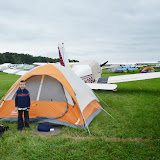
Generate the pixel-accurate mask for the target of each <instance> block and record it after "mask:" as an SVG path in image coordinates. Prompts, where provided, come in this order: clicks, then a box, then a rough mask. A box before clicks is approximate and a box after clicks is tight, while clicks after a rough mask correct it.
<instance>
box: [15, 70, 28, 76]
mask: <svg viewBox="0 0 160 160" xmlns="http://www.w3.org/2000/svg"><path fill="white" fill-rule="evenodd" d="M27 72H29V71H23V70H19V72H17V73H16V74H17V75H20V76H23V75H25V74H26V73H27Z"/></svg>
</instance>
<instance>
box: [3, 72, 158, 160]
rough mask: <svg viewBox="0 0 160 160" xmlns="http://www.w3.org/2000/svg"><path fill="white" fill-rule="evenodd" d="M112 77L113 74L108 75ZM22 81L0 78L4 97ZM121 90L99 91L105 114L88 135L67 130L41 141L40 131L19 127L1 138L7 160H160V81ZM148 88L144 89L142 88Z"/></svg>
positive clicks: (127, 84)
mask: <svg viewBox="0 0 160 160" xmlns="http://www.w3.org/2000/svg"><path fill="white" fill-rule="evenodd" d="M105 74H107V73H105ZM19 77H20V76H16V75H8V74H4V73H0V98H2V97H3V96H4V94H5V93H6V92H7V90H8V89H9V88H10V87H11V86H12V84H13V83H14V82H15V81H16V80H17V79H18V78H19ZM117 85H118V91H117V92H110V91H95V93H96V94H97V95H98V96H99V97H101V98H102V99H103V101H104V102H105V103H107V105H108V106H109V107H108V106H106V105H105V104H104V103H103V102H101V101H100V103H101V105H102V106H103V108H104V109H105V110H106V111H107V112H109V113H110V114H111V115H112V116H113V117H114V119H112V118H111V117H110V116H108V115H107V114H106V113H105V112H103V111H102V112H101V113H100V114H99V115H98V116H97V117H96V118H95V119H94V120H93V121H92V122H91V124H90V125H89V129H90V131H91V136H89V134H88V131H87V130H83V129H80V128H71V127H66V126H63V129H62V132H61V133H60V134H59V135H57V136H37V135H34V134H33V133H32V132H31V131H32V130H33V129H35V128H36V127H37V124H36V123H32V124H31V128H30V129H25V130H24V131H22V132H18V131H17V129H16V128H17V124H16V122H14V123H8V122H0V123H2V124H5V125H8V126H9V127H10V131H7V132H5V133H4V134H3V139H2V138H0V155H1V157H0V158H1V159H9V160H10V159H159V157H160V132H159V131H160V118H159V113H160V79H159V78H157V79H152V80H143V81H136V82H125V83H117ZM137 86H140V88H142V90H140V88H139V87H137Z"/></svg>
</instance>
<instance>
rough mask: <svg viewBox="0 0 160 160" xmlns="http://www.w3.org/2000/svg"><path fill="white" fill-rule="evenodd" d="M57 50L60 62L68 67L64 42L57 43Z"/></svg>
mask: <svg viewBox="0 0 160 160" xmlns="http://www.w3.org/2000/svg"><path fill="white" fill-rule="evenodd" d="M58 52H59V61H60V64H61V65H62V66H64V67H66V68H70V64H69V60H68V57H67V54H66V52H65V49H64V43H62V44H61V45H58Z"/></svg>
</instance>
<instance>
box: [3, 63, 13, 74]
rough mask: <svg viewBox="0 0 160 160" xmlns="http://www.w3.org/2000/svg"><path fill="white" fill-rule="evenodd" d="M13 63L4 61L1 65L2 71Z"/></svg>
mask: <svg viewBox="0 0 160 160" xmlns="http://www.w3.org/2000/svg"><path fill="white" fill-rule="evenodd" d="M10 64H11V63H4V64H1V65H0V72H2V71H4V70H5V69H8V68H9V66H10Z"/></svg>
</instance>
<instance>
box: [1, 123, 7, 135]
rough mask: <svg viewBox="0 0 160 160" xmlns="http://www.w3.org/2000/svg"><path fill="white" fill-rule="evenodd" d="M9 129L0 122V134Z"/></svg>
mask: <svg viewBox="0 0 160 160" xmlns="http://www.w3.org/2000/svg"><path fill="white" fill-rule="evenodd" d="M8 129H9V127H8V126H5V125H2V124H0V135H1V134H2V133H3V132H5V131H7V130H8Z"/></svg>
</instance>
